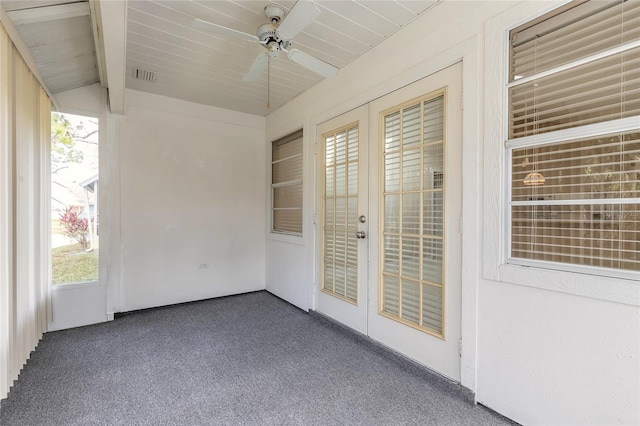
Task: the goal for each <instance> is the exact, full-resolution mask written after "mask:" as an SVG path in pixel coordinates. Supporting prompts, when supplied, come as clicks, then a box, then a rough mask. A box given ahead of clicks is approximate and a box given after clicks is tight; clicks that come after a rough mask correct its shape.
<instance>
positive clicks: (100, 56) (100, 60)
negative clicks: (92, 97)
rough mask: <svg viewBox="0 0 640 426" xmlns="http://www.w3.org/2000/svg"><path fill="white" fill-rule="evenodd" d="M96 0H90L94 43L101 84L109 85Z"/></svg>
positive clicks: (103, 85)
mask: <svg viewBox="0 0 640 426" xmlns="http://www.w3.org/2000/svg"><path fill="white" fill-rule="evenodd" d="M96 7H97V6H96V0H89V9H90V10H91V32H92V33H93V44H94V49H95V51H96V63H97V65H98V78H100V85H101V86H102V87H104V88H106V87H107V71H106V70H105V60H104V49H103V48H102V44H101V41H100V31H98V17H97V16H98V15H97V12H96Z"/></svg>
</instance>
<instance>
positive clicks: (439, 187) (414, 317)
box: [380, 90, 446, 337]
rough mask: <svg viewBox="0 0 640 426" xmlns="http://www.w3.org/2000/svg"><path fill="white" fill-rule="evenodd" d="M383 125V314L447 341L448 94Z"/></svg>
mask: <svg viewBox="0 0 640 426" xmlns="http://www.w3.org/2000/svg"><path fill="white" fill-rule="evenodd" d="M383 121H384V135H382V137H383V138H384V139H383V141H382V146H383V147H384V154H383V155H384V160H383V163H382V164H383V168H384V169H383V170H382V173H383V176H384V188H385V189H384V190H385V193H384V194H383V196H382V202H383V205H384V208H383V218H382V221H381V224H382V226H381V228H382V241H384V246H383V262H382V263H383V274H382V285H381V290H382V294H381V295H380V297H381V298H382V304H381V308H382V313H383V314H385V315H386V316H388V317H391V318H394V319H397V320H398V321H401V322H403V323H405V324H407V325H410V326H413V327H416V328H418V329H421V330H424V331H427V332H429V333H431V334H434V335H437V336H440V337H444V336H443V332H444V329H443V327H442V324H443V323H444V318H443V317H442V315H443V311H444V310H443V306H442V299H443V298H442V294H443V293H442V292H443V286H444V280H443V275H442V270H443V252H444V244H445V239H444V235H443V217H444V214H445V212H444V179H445V170H444V147H445V143H446V141H445V134H444V90H443V91H442V92H440V93H438V94H436V95H435V96H433V95H432V96H430V97H429V98H425V99H422V100H419V101H417V102H416V103H415V104H413V105H410V106H406V107H404V108H402V109H398V110H396V111H392V112H391V113H388V114H386V116H385V117H384V118H383Z"/></svg>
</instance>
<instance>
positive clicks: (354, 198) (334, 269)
mask: <svg viewBox="0 0 640 426" xmlns="http://www.w3.org/2000/svg"><path fill="white" fill-rule="evenodd" d="M323 145H324V152H325V154H324V158H325V166H324V204H325V215H324V224H323V233H324V235H325V237H324V248H323V252H324V255H323V262H324V268H323V269H322V270H323V271H324V274H325V277H324V278H323V280H322V283H323V284H322V290H323V291H324V292H325V293H329V294H332V295H334V296H336V297H339V298H341V299H344V300H347V301H349V302H351V303H356V302H357V300H358V240H357V239H356V237H355V232H356V231H357V223H358V222H357V214H358V211H357V209H358V128H357V126H356V127H352V126H348V127H347V128H344V129H342V130H338V131H336V132H334V133H332V134H329V135H325V136H324V144H323ZM329 273H330V275H327V274H329Z"/></svg>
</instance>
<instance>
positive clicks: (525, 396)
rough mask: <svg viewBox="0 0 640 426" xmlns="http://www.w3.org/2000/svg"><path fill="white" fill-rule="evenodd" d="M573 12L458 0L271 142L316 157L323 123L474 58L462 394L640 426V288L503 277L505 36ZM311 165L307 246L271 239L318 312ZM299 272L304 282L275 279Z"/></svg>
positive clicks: (311, 105) (560, 415) (466, 116)
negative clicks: (298, 137)
mask: <svg viewBox="0 0 640 426" xmlns="http://www.w3.org/2000/svg"><path fill="white" fill-rule="evenodd" d="M561 3H563V2H561V1H558V2H533V1H513V2H497V1H493V2H482V1H470V2H463V1H445V2H443V3H442V4H440V5H438V6H437V7H436V8H435V9H434V10H432V11H430V12H429V13H427V14H425V15H424V16H422V17H420V18H419V19H418V20H417V21H416V22H414V23H412V24H411V25H409V26H407V27H406V28H405V29H403V30H401V31H400V32H398V33H397V34H395V35H394V36H392V37H390V38H389V39H387V40H386V41H385V42H383V43H381V44H380V45H378V46H376V47H375V48H374V49H373V50H372V51H370V52H368V53H367V54H365V55H363V56H361V57H360V58H358V59H357V60H356V61H354V62H353V63H351V64H350V65H348V66H347V67H345V68H343V69H342V70H340V73H339V74H338V76H337V77H336V78H334V79H332V80H325V81H324V82H322V83H321V84H319V85H318V86H316V87H314V88H312V89H311V90H310V91H308V92H306V93H305V94H303V95H301V96H299V97H297V98H296V99H294V100H293V101H291V102H290V103H288V104H287V105H285V106H284V107H282V108H280V109H278V110H277V111H275V112H274V113H272V114H271V115H269V116H268V117H267V138H268V140H273V139H275V138H277V137H279V136H281V135H282V134H283V133H284V132H283V131H282V129H294V128H296V127H300V126H304V130H305V138H304V139H305V149H306V150H307V151H312V150H313V143H314V141H315V126H316V125H317V124H319V123H321V122H323V121H325V120H326V119H328V118H331V117H333V116H336V115H339V114H341V113H344V112H346V111H348V110H350V109H352V108H355V107H357V106H359V105H362V104H365V103H367V102H369V101H371V100H373V99H375V98H377V97H379V96H381V95H383V94H385V93H388V92H390V91H393V90H395V89H397V88H400V87H402V86H404V85H406V84H408V83H411V82H412V81H416V80H418V79H419V78H421V77H424V76H427V75H429V74H432V73H434V72H435V71H437V70H438V69H441V68H444V67H446V66H447V65H449V64H451V63H453V62H455V61H457V60H460V59H463V67H464V75H463V84H464V111H463V122H464V124H463V135H464V136H463V139H464V141H463V210H464V213H463V218H462V225H463V226H462V228H463V244H462V245H463V253H462V256H463V258H462V264H463V265H464V266H463V271H462V274H463V277H462V279H463V290H462V291H463V295H462V310H463V314H462V315H463V317H462V335H463V342H462V362H461V363H462V371H461V376H462V384H463V385H464V386H466V387H468V388H469V389H471V390H473V391H474V392H476V398H477V400H478V401H479V402H482V403H484V404H486V405H488V406H489V407H492V408H494V409H496V410H497V411H499V412H501V413H503V414H505V415H507V416H509V417H511V418H513V419H514V420H516V421H518V422H522V423H525V424H585V423H592V424H639V423H640V409H639V402H638V401H640V386H639V381H640V371H639V367H638V365H639V361H638V360H639V359H640V325H639V321H638V314H639V313H640V312H639V309H638V305H639V304H640V283H638V282H633V281H628V280H627V281H626V282H624V280H608V279H606V278H602V279H599V280H594V279H592V278H588V277H587V276H585V275H581V274H570V275H571V276H570V277H569V276H566V275H567V274H565V275H563V276H562V277H560V278H556V275H555V274H549V273H545V272H544V271H540V272H538V271H534V270H533V269H532V268H528V269H520V270H516V269H513V268H510V269H508V270H504V271H502V272H500V270H499V269H500V267H501V265H502V264H503V263H504V261H503V255H502V253H503V244H504V240H503V239H502V229H504V228H503V224H502V222H501V220H502V214H501V212H502V211H503V209H504V200H503V199H502V191H501V188H502V187H503V181H504V176H503V173H504V172H503V170H502V165H503V163H502V155H503V139H502V134H503V133H502V119H503V117H502V110H501V107H499V106H500V105H501V102H502V100H503V96H502V90H503V89H502V87H503V86H502V84H503V83H502V81H503V80H502V70H503V68H501V65H500V66H496V64H501V63H502V61H503V59H504V48H505V47H504V44H503V43H504V40H503V39H502V38H503V36H504V35H505V34H506V31H507V29H508V28H510V27H512V26H515V25H517V24H519V23H522V22H526V21H527V20H529V19H532V18H534V17H535V16H537V15H539V14H540V13H542V12H543V11H545V10H549V9H550V8H552V7H554V6H557V5H559V4H561ZM496 34H498V35H499V36H500V37H498V38H496V37H495V35H496ZM496 43H497V44H498V45H497V50H496ZM305 158H306V162H305V168H306V170H305V177H307V176H308V177H310V178H309V179H306V180H305V200H306V202H307V204H306V205H305V212H306V213H305V220H306V226H305V235H306V237H307V238H308V241H306V242H305V243H304V244H302V245H300V244H298V245H295V244H290V247H289V248H287V249H284V247H282V246H281V245H282V244H287V242H281V241H278V242H277V243H275V242H274V243H270V242H269V241H268V242H267V245H268V247H273V248H274V250H273V252H271V250H269V251H270V253H269V256H268V264H267V271H268V274H267V289H271V288H274V289H275V288H277V292H278V295H280V296H281V297H283V298H285V299H287V300H289V301H291V302H292V303H296V302H295V301H298V300H305V298H306V300H309V301H310V302H309V305H310V307H311V308H313V298H312V295H313V289H314V283H315V278H314V277H315V272H314V267H313V263H314V262H317V253H315V252H314V250H313V247H314V245H313V238H314V227H313V225H312V215H313V213H314V209H315V203H314V202H313V200H314V199H315V198H314V197H315V193H316V185H315V182H314V181H313V168H314V161H315V160H314V157H313V155H307V156H305ZM267 161H268V157H267ZM483 209H484V211H483ZM275 248H278V250H275ZM374 252H375V250H374ZM305 260H306V262H305ZM301 262H304V263H302V264H301ZM289 269H293V270H295V271H297V273H296V274H290V275H285V274H284V273H276V272H274V273H269V271H283V270H289ZM493 270H498V272H496V273H491V272H492V271H493ZM305 271H306V275H301V274H304V273H305ZM514 271H515V272H514ZM532 276H535V277H537V278H536V280H533V281H535V282H531V281H532V280H531V279H529V278H530V277H532ZM554 283H555V284H554ZM567 283H569V284H567ZM538 284H540V285H539V287H542V286H547V288H546V289H545V288H538V287H536V286H538ZM583 284H584V285H585V286H589V287H590V288H595V287H597V286H598V285H599V287H601V288H604V289H606V291H604V292H600V293H606V294H607V295H605V297H604V299H606V300H602V299H603V298H602V297H600V296H602V294H600V293H599V292H597V291H586V292H582V291H581V287H582V286H583ZM580 294H582V295H580ZM584 296H589V297H584Z"/></svg>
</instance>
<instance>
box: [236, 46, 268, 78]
mask: <svg viewBox="0 0 640 426" xmlns="http://www.w3.org/2000/svg"><path fill="white" fill-rule="evenodd" d="M268 66H269V55H267V54H266V53H263V54H262V55H260V56H258V57H257V58H256V60H255V61H253V65H251V68H249V71H247V74H246V75H245V76H244V77H243V78H242V81H246V82H248V83H254V82H256V81H258V80H259V79H260V77H262V74H264V72H265V71H266V70H267V67H268Z"/></svg>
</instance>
